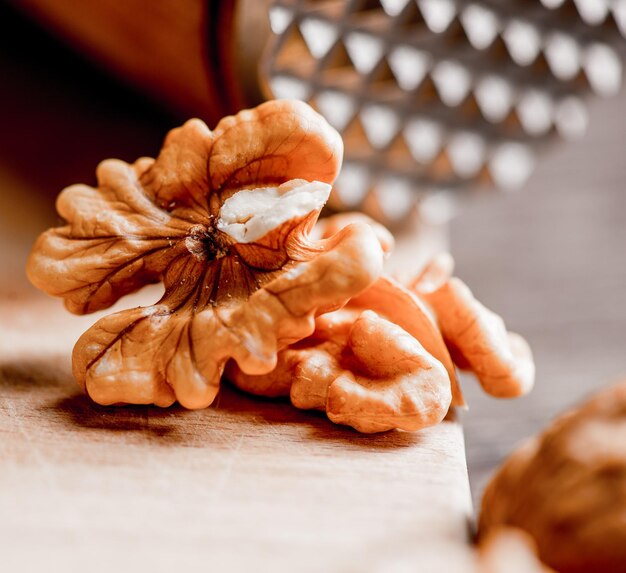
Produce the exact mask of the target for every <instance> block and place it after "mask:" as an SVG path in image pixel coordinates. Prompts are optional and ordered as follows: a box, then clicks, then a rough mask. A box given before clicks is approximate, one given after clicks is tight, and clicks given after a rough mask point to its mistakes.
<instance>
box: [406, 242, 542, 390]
mask: <svg viewBox="0 0 626 573" xmlns="http://www.w3.org/2000/svg"><path fill="white" fill-rule="evenodd" d="M453 270H454V261H453V260H452V257H451V256H450V255H449V254H447V253H443V254H441V255H438V256H436V257H434V258H433V260H432V261H431V262H430V263H429V264H428V265H427V266H426V268H425V269H424V271H423V272H422V273H421V275H420V276H419V277H417V278H416V280H415V281H413V283H412V284H411V285H410V287H411V288H412V290H414V292H416V293H417V294H418V295H419V296H420V297H421V298H422V299H423V300H424V301H426V302H427V303H428V304H429V305H430V307H431V308H432V309H433V312H434V314H435V315H436V318H437V322H438V324H439V326H440V328H441V332H442V334H443V338H444V340H445V342H446V345H447V346H448V349H449V351H450V354H451V355H452V359H453V360H454V363H455V364H456V365H457V366H458V367H459V368H461V369H464V370H470V371H472V372H474V374H475V375H476V377H477V378H478V381H479V382H480V384H481V386H482V387H483V389H484V390H485V392H487V393H488V394H491V395H492V396H496V397H499V398H514V397H517V396H522V395H524V394H527V393H528V392H529V391H530V390H531V389H532V387H533V385H534V382H535V363H534V360H533V355H532V352H531V350H530V346H529V345H528V343H527V342H526V340H524V338H522V337H521V336H520V335H519V334H516V333H514V332H507V330H506V327H505V324H504V321H503V320H502V318H501V317H500V316H499V315H497V314H495V313H494V312H492V311H491V310H489V309H488V308H486V307H485V306H484V305H483V304H481V303H480V302H479V301H478V300H476V298H474V295H473V294H472V291H471V290H470V289H469V288H468V286H467V285H466V284H465V283H464V282H463V281H461V280H460V279H458V278H456V277H453V276H452V272H453Z"/></svg>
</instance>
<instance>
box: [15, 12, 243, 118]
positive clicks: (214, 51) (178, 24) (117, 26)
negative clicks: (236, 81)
mask: <svg viewBox="0 0 626 573" xmlns="http://www.w3.org/2000/svg"><path fill="white" fill-rule="evenodd" d="M13 4H15V6H16V7H17V8H20V9H22V10H24V11H26V12H28V13H29V14H30V15H31V16H32V17H34V18H35V19H37V20H39V21H40V22H41V23H43V24H44V25H45V26H47V27H49V28H52V29H53V30H55V31H56V32H57V34H58V35H59V36H61V37H62V38H64V40H65V41H67V42H68V43H70V44H72V45H73V46H74V47H76V48H78V49H79V50H80V51H81V52H82V53H84V54H86V55H87V56H89V57H91V58H93V59H94V60H96V61H97V62H99V63H100V64H102V65H103V66H105V67H106V68H107V69H108V70H109V71H112V72H114V73H115V74H117V75H119V76H121V77H122V78H124V79H125V80H126V81H128V82H129V83H131V84H133V85H134V86H135V87H137V88H140V89H141V90H143V91H145V92H147V93H149V94H150V96H151V97H152V98H153V99H156V100H158V101H161V102H162V103H165V104H166V105H167V106H168V107H170V108H172V109H174V110H177V111H178V112H179V113H181V114H183V115H200V116H201V117H203V118H205V119H207V120H208V121H211V122H215V121H216V120H218V119H219V118H220V117H222V115H224V114H225V113H228V112H231V111H233V110H235V109H236V108H237V107H240V105H241V104H240V102H238V101H236V97H235V96H234V95H233V94H234V93H235V92H234V90H233V89H232V87H231V86H229V85H227V83H226V80H225V78H226V77H229V76H230V77H232V72H231V71H229V69H228V66H229V65H230V64H231V59H230V57H227V56H228V54H226V52H225V51H224V49H223V48H222V47H221V46H220V40H222V39H224V38H225V36H226V34H227V33H228V32H230V22H231V19H232V17H233V5H234V0H229V1H223V2H213V1H206V0H155V1H152V2H148V3H147V2H145V0H124V2H119V0H84V1H82V2H80V7H79V6H78V4H77V3H76V2H75V1H74V0H13Z"/></svg>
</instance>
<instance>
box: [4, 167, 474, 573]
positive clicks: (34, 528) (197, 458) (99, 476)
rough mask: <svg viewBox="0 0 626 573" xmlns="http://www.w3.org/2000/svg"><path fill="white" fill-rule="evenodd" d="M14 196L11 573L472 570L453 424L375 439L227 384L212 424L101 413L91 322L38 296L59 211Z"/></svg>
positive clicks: (197, 418) (459, 446) (7, 269)
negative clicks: (43, 237)
mask: <svg viewBox="0 0 626 573" xmlns="http://www.w3.org/2000/svg"><path fill="white" fill-rule="evenodd" d="M3 184H4V186H5V187H6V185H11V188H12V189H13V190H14V191H15V193H13V194H10V195H7V194H5V195H4V196H3V197H2V201H1V204H0V208H1V209H0V210H1V211H2V215H1V221H0V229H1V231H0V240H1V241H3V244H4V245H5V247H6V248H5V249H4V251H3V255H2V261H1V263H2V267H3V273H2V275H1V276H2V278H1V280H0V295H1V296H0V460H1V462H0V555H1V559H2V566H1V567H0V569H2V570H4V571H12V572H14V571H37V570H44V569H45V570H47V571H78V570H81V571H84V570H89V571H93V570H103V571H104V570H106V571H109V570H111V569H113V568H117V569H119V568H120V566H121V567H122V569H124V570H141V571H145V570H148V569H151V570H165V569H167V570H171V568H172V567H177V569H179V568H180V567H181V566H193V567H194V569H195V568H197V567H198V565H202V566H205V567H206V569H207V570H211V571H218V570H219V571H248V570H258V569H260V570H267V571H390V570H403V571H404V570H405V569H406V570H411V571H412V570H419V571H433V572H435V571H437V572H439V571H455V572H463V571H466V570H469V561H470V557H469V553H470V548H469V543H468V540H469V535H470V530H469V523H470V520H471V515H472V508H471V502H470V492H469V485H468V479H467V470H466V463H465V455H464V447H463V432H462V429H461V426H460V425H459V423H458V422H457V421H456V419H455V416H454V414H451V415H450V416H449V419H447V420H446V421H445V422H443V423H442V424H440V425H439V426H437V427H435V428H431V429H427V430H424V431H421V432H419V433H416V434H409V433H402V432H389V433H385V434H382V435H374V436H367V435H360V434H358V433H357V432H355V431H353V430H351V429H349V428H346V427H341V426H335V425H333V424H332V423H331V422H329V421H328V420H327V419H326V418H325V416H324V415H322V414H319V413H312V412H301V411H298V410H296V409H295V408H293V407H292V406H291V405H290V404H289V403H288V402H286V401H280V400H266V399H260V398H255V397H252V396H248V395H245V394H243V393H240V392H238V391H236V390H234V389H232V388H229V387H226V388H224V389H223V391H222V392H221V393H220V395H219V397H218V400H217V402H216V403H215V405H214V406H212V407H211V408H208V409H206V410H202V411H193V412H189V411H185V410H183V409H181V408H178V407H174V408H170V409H166V410H163V409H159V408H156V407H117V408H116V407H108V408H105V407H100V406H97V405H95V404H93V403H92V402H91V401H90V400H89V398H87V397H86V396H85V395H84V394H83V393H82V391H81V390H80V389H79V388H78V386H77V385H76V383H75V382H74V380H73V378H72V375H71V370H70V355H71V349H72V346H73V344H74V342H75V340H76V339H77V337H78V336H79V335H80V334H81V332H82V331H84V330H85V329H86V328H87V327H88V326H89V325H90V324H91V323H92V322H93V321H95V320H96V318H97V316H86V317H76V316H73V315H70V314H69V313H67V312H66V311H65V310H64V309H63V305H62V303H61V301H59V300H53V299H50V298H48V297H46V296H45V295H43V294H41V293H39V292H37V291H35V289H34V288H33V287H31V286H30V285H29V284H28V283H27V281H26V279H25V277H24V275H23V270H22V269H23V265H24V262H25V258H26V255H27V253H28V250H29V247H30V243H31V242H32V240H33V239H34V237H35V236H36V234H37V232H38V231H39V230H41V228H43V227H42V222H41V221H40V218H39V217H38V216H37V214H38V213H43V212H44V211H46V209H47V208H48V207H49V206H48V207H41V209H39V210H38V208H37V204H36V201H37V196H36V195H35V194H33V193H29V192H28V191H29V190H28V189H21V190H20V189H19V185H20V183H19V181H16V180H9V176H8V175H7V174H6V173H4V174H3V173H2V172H1V171H0V185H3ZM19 191H21V192H19ZM27 215H29V216H27ZM18 230H19V232H18ZM409 250H411V249H409ZM157 296H158V294H157V293H154V292H148V293H146V294H143V295H136V296H134V297H133V298H132V299H130V300H125V301H122V302H123V304H124V305H126V306H132V305H135V304H140V303H141V302H142V300H143V301H144V302H147V301H150V300H155V298H156V297H157ZM120 564H122V565H120ZM394 567H397V569H394Z"/></svg>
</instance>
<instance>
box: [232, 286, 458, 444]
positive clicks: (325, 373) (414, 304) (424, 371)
mask: <svg viewBox="0 0 626 573" xmlns="http://www.w3.org/2000/svg"><path fill="white" fill-rule="evenodd" d="M228 375H229V377H230V379H231V380H233V382H234V383H235V384H236V385H237V386H239V387H240V388H241V389H243V390H246V391H248V392H252V393H255V394H261V395H266V396H278V395H289V396H290V398H291V401H292V403H293V404H294V405H295V406H296V407H298V408H305V409H321V410H324V411H326V413H327V415H328V417H329V418H330V419H331V420H332V421H333V422H335V423H339V424H347V425H350V426H352V427H353V428H355V429H357V430H359V431H360V432H366V433H372V432H381V431H385V430H390V429H395V428H397V429H402V430H407V431H415V430H419V429H421V428H424V427H426V426H431V425H434V424H437V423H439V422H440V421H441V420H442V419H443V417H444V416H445V415H446V413H447V411H448V409H449V407H450V404H451V400H452V393H453V385H452V384H451V376H455V373H454V366H453V364H452V361H451V358H450V355H449V354H448V351H447V349H446V346H445V344H444V342H443V339H442V338H441V334H440V332H439V330H438V329H437V327H436V325H435V324H434V322H433V321H432V319H431V318H430V317H429V316H428V314H427V312H426V311H425V309H424V308H423V306H422V304H421V303H420V302H419V300H418V299H417V298H416V297H415V296H414V295H412V294H411V293H410V292H409V291H407V290H406V289H405V288H403V287H402V286H401V285H400V284H398V283H397V282H395V281H394V280H393V279H390V278H388V277H381V278H379V279H378V280H377V281H376V282H375V283H374V284H373V285H371V286H370V287H369V288H368V289H366V290H365V291H363V293H361V294H360V295H358V296H356V297H354V298H353V299H352V300H350V302H349V303H348V305H347V306H345V307H344V308H343V309H341V310H337V311H335V312H332V313H328V314H325V315H323V316H320V317H318V318H317V319H316V325H315V332H314V333H313V335H311V336H310V337H309V338H307V339H304V340H302V341H300V342H299V343H296V344H294V345H291V346H290V347H289V348H287V349H285V350H283V351H282V352H280V353H279V355H278V366H277V368H276V369H275V370H274V371H272V372H270V373H269V374H266V375H264V376H249V375H246V374H244V373H243V372H241V371H240V370H239V369H238V368H236V367H234V366H233V367H231V368H229V370H228ZM452 380H456V378H452Z"/></svg>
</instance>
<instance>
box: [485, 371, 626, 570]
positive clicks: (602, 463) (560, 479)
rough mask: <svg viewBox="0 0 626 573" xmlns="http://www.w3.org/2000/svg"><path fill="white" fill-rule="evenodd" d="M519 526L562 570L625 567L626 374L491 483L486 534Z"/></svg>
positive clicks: (537, 441) (508, 464)
mask: <svg viewBox="0 0 626 573" xmlns="http://www.w3.org/2000/svg"><path fill="white" fill-rule="evenodd" d="M502 525H510V526H514V527H519V528H521V529H523V530H525V531H526V532H528V533H529V534H530V535H532V537H533V538H534V540H535V542H536V543H537V547H538V550H539V555H540V557H541V559H542V560H543V561H544V562H545V563H546V564H548V565H549V566H551V567H553V568H554V569H555V570H557V571H559V572H561V573H582V572H590V571H602V572H603V573H618V572H619V573H623V572H626V381H624V382H621V383H619V384H617V385H615V386H612V387H610V388H608V389H606V390H604V391H602V392H601V393H599V394H598V395H596V396H595V397H594V398H592V399H591V400H589V401H588V402H587V403H586V404H584V405H582V406H581V407H580V408H577V409H575V410H573V411H571V412H569V413H567V414H565V415H563V416H561V417H560V418H558V419H557V420H556V421H555V422H554V423H553V424H552V425H551V426H550V427H548V429H547V430H545V431H544V432H543V433H542V434H541V435H540V436H538V437H537V438H535V439H533V440H531V441H530V442H528V443H527V444H525V445H524V446H523V447H522V448H520V449H519V450H518V451H516V452H515V453H514V454H513V455H512V456H511V457H510V458H509V459H508V460H507V461H506V462H505V463H504V465H503V466H502V467H501V468H500V470H499V471H498V473H497V474H496V475H495V476H494V478H493V479H492V480H491V482H490V483H489V485H488V487H487V489H486V490H485V494H484V497H483V501H482V509H481V514H480V527H479V529H480V534H481V536H485V535H488V534H489V533H490V532H491V531H492V530H494V529H495V528H498V527H500V526H502Z"/></svg>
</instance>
